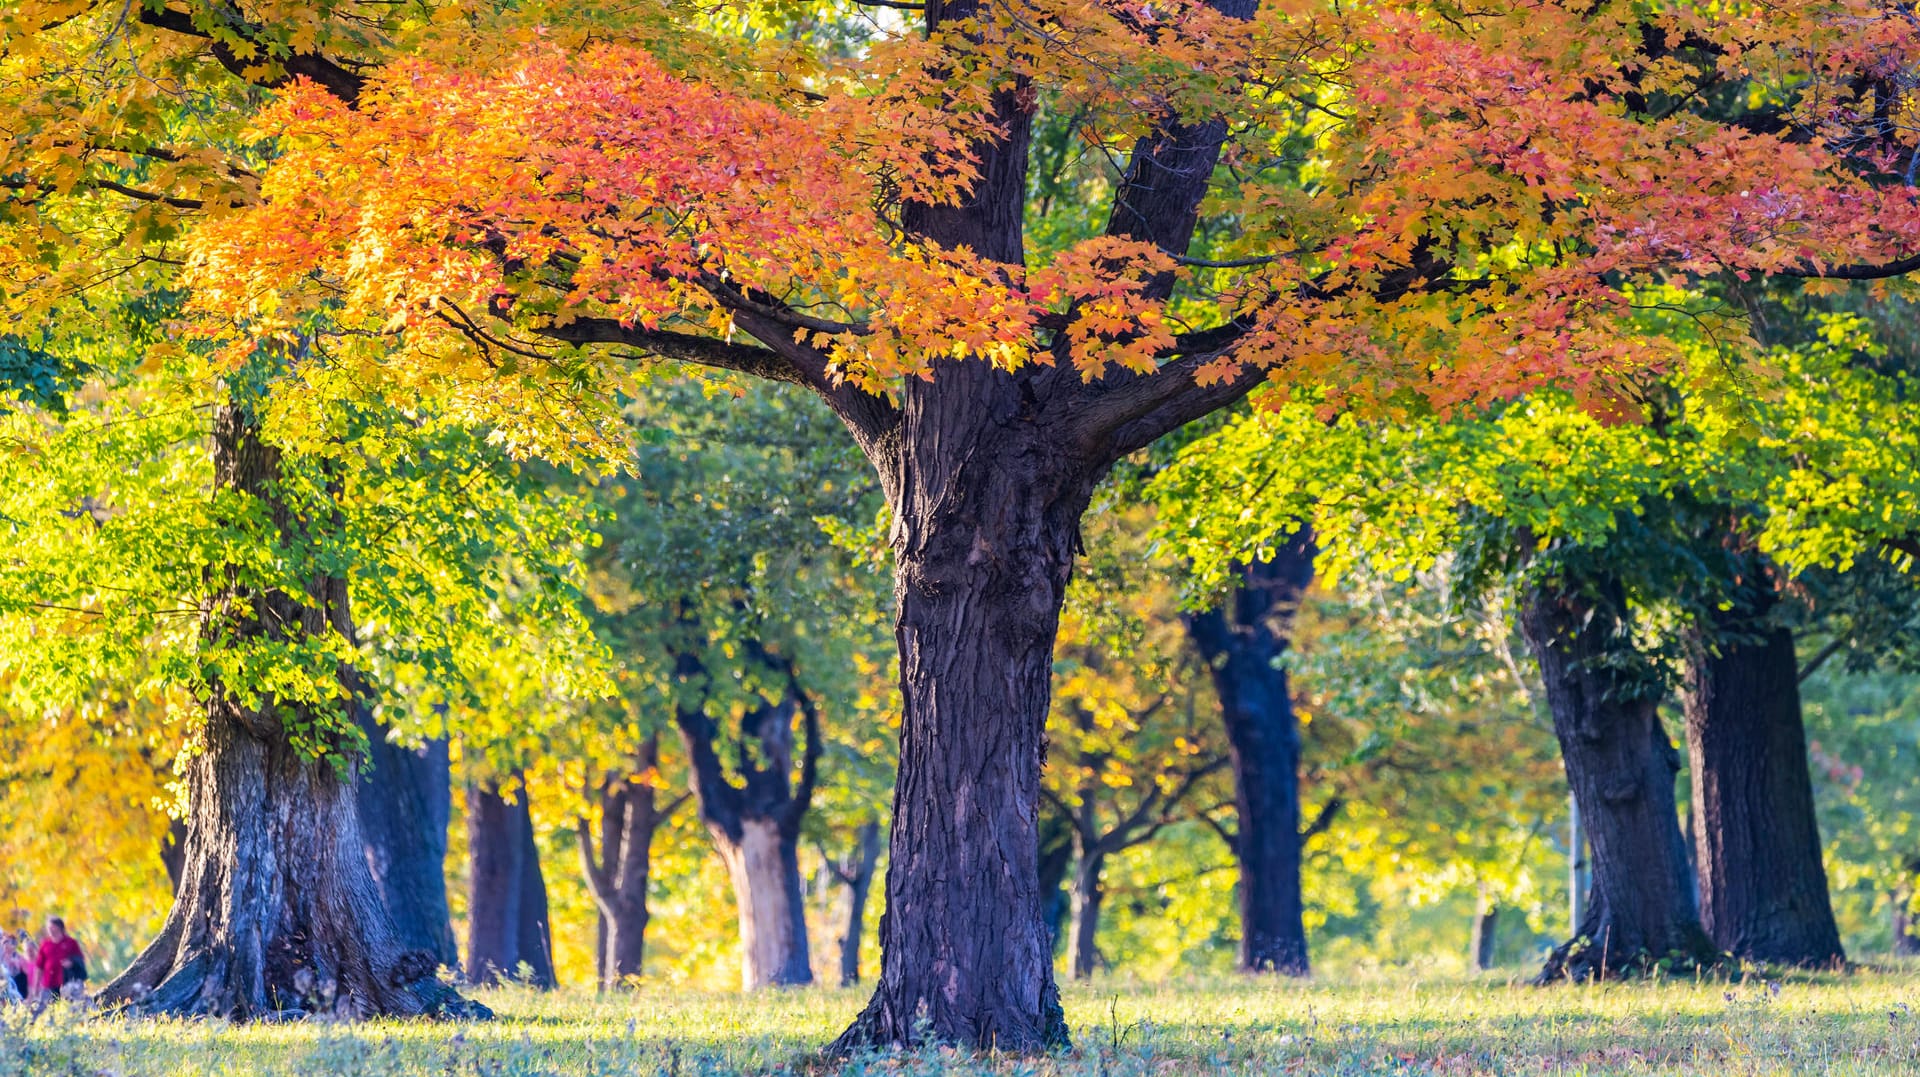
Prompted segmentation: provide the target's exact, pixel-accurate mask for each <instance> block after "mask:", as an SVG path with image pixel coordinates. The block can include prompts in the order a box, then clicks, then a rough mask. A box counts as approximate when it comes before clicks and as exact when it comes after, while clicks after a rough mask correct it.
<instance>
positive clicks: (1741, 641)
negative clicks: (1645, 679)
mask: <svg viewBox="0 0 1920 1077" xmlns="http://www.w3.org/2000/svg"><path fill="white" fill-rule="evenodd" d="M1769 604H1770V603H1769ZM1764 612H1765V611H1764V610H1761V611H1760V614H1761V615H1763V614H1764ZM1716 620H1717V622H1718V623H1717V624H1715V625H1714V626H1713V627H1714V632H1713V636H1714V638H1711V639H1709V638H1704V637H1701V636H1696V638H1695V639H1694V641H1693V644H1692V646H1691V647H1690V648H1689V652H1690V653H1689V655H1688V661H1687V680H1686V693H1685V697H1686V715H1687V753H1688V758H1689V763H1690V769H1691V771H1692V775H1693V804H1694V810H1693V813H1692V815H1693V823H1694V848H1695V849H1696V850H1697V851H1698V854H1699V860H1698V868H1699V881H1700V919H1701V923H1702V924H1703V925H1704V926H1705V927H1706V929H1707V934H1708V935H1709V936H1710V937H1712V939H1713V941H1714V943H1715V945H1717V946H1719V947H1720V949H1722V950H1724V951H1726V952H1728V953H1730V954H1732V955H1734V956H1735V957H1739V958H1745V959H1747V960H1751V961H1765V962H1777V963H1780V964H1787V965H1801V966H1808V967H1828V966H1833V965H1839V964H1843V963H1845V961H1846V954H1845V953H1844V952H1843V951H1842V950H1841V947H1840V929H1839V928H1838V926H1836V925H1835V923H1834V920H1833V906H1832V903H1831V902H1830V900H1829V899H1828V896H1827V872H1826V866H1825V864H1824V862H1823V861H1822V858H1821V851H1820V829H1819V825H1818V823H1817V822H1816V821H1815V819H1814V813H1813V780H1812V778H1811V776H1810V775H1809V773H1808V768H1807V739H1806V730H1805V728H1804V727H1803V726H1802V724H1801V717H1800V685H1799V666H1798V664H1797V663H1796V661H1795V658H1794V649H1793V634H1792V632H1790V631H1789V630H1787V629H1785V628H1779V627H1772V626H1768V625H1766V624H1764V623H1762V622H1761V621H1760V619H1759V615H1754V616H1747V617H1741V616H1738V615H1731V614H1723V615H1721V616H1719V617H1718V618H1716Z"/></svg>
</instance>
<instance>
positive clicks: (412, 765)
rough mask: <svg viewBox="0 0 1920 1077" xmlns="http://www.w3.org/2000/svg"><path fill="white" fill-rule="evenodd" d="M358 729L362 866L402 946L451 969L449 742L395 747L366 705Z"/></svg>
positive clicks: (454, 952)
mask: <svg viewBox="0 0 1920 1077" xmlns="http://www.w3.org/2000/svg"><path fill="white" fill-rule="evenodd" d="M360 728H361V729H362V731H364V732H365V733H366V735H367V744H368V753H369V754H368V763H369V766H368V767H367V769H366V771H365V773H363V774H362V775H361V776H360V780H359V782H358V783H357V784H356V785H355V786H354V796H355V798H356V800H357V806H358V808H359V811H360V824H361V828H362V834H363V836H364V837H365V838H366V845H367V867H368V869H369V870H370V871H372V873H373V881H374V884H375V885H377V886H378V887H379V888H380V896H381V897H382V898H383V899H384V900H385V901H386V903H387V911H388V912H389V913H390V914H391V915H392V916H393V920H394V923H395V924H396V925H397V926H398V928H399V930H400V937H401V938H402V939H404V940H405V941H406V943H407V945H408V946H410V947H413V948H415V949H419V950H426V951H429V952H430V953H432V954H433V955H434V956H435V957H436V958H438V959H439V961H440V963H441V964H442V965H447V966H456V967H457V966H458V965H459V963H460V952H459V950H458V949H457V947H456V946H455V943H454V937H453V918H452V916H451V914H450V913H449V912H448V910H447V823H448V821H449V820H450V819H451V818H452V813H453V779H452V773H451V769H450V763H449V760H448V752H447V742H446V740H444V739H441V738H435V739H433V740H429V741H427V742H426V743H425V744H423V745H421V746H420V747H419V748H417V749H414V748H407V747H405V746H403V745H399V744H395V743H393V742H391V741H389V740H387V731H386V730H385V729H383V728H381V727H380V725H379V724H378V723H376V722H374V721H373V717H372V712H371V711H370V710H368V709H366V708H361V712H360Z"/></svg>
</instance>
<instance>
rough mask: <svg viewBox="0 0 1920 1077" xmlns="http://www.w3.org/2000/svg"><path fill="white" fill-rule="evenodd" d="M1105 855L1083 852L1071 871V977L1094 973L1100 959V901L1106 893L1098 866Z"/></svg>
mask: <svg viewBox="0 0 1920 1077" xmlns="http://www.w3.org/2000/svg"><path fill="white" fill-rule="evenodd" d="M1105 862H1106V857H1105V856H1103V855H1101V854H1099V853H1095V854H1093V855H1091V856H1088V855H1086V854H1082V855H1081V857H1080V860H1079V863H1078V864H1077V865H1076V866H1075V870H1074V873H1073V978H1074V979H1076V980H1085V979H1088V978H1090V977H1092V976H1093V973H1094V970H1096V969H1097V968H1099V966H1100V963H1101V957H1100V946H1099V935H1100V903H1101V901H1102V900H1103V899H1105V897H1106V893H1105V891H1104V890H1103V889H1102V888H1101V886H1100V869H1101V867H1103V866H1104V865H1105Z"/></svg>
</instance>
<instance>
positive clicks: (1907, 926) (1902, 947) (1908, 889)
mask: <svg viewBox="0 0 1920 1077" xmlns="http://www.w3.org/2000/svg"><path fill="white" fill-rule="evenodd" d="M1912 900H1913V888H1912V886H1911V885H1908V886H1903V887H1900V888H1898V889H1896V890H1895V891H1894V892H1893V894H1892V897H1891V905H1892V917H1893V953H1894V956H1895V957H1914V956H1916V955H1920V924H1916V923H1915V922H1914V917H1913V914H1912V913H1910V912H1909V911H1908V907H1909V902H1911V901H1912Z"/></svg>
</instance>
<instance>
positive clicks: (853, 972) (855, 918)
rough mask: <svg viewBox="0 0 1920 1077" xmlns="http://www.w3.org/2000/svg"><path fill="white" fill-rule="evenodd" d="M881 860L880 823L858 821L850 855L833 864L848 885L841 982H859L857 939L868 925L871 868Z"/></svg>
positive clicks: (844, 984) (845, 985) (842, 935)
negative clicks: (843, 860)
mask: <svg viewBox="0 0 1920 1077" xmlns="http://www.w3.org/2000/svg"><path fill="white" fill-rule="evenodd" d="M879 863H880V824H879V823H878V822H876V821H874V820H868V821H867V822H864V823H862V824H860V830H859V833H858V834H856V835H855V837H854V850H853V857H852V859H851V860H850V861H849V862H848V863H846V864H844V865H840V864H835V865H833V874H834V877H835V878H837V879H839V880H840V884H841V885H842V886H845V887H846V888H847V921H846V924H847V926H846V929H845V930H844V931H842V932H841V934H840V986H841V987H848V986H851V985H853V984H857V983H859V982H860V939H861V937H862V936H863V935H865V934H866V928H867V895H868V893H869V892H870V891H871V890H872V889H873V872H874V868H875V867H876V866H878V864H879Z"/></svg>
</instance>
